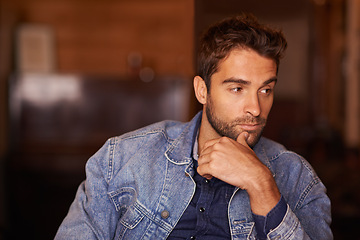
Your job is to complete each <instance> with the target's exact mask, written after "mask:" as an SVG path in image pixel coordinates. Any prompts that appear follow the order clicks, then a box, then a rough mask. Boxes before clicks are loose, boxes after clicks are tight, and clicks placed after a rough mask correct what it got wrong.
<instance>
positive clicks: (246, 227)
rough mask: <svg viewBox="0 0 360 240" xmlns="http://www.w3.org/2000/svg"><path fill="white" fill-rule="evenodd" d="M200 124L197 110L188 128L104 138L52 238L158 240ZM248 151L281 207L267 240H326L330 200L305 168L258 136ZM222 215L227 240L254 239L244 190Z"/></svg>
mask: <svg viewBox="0 0 360 240" xmlns="http://www.w3.org/2000/svg"><path fill="white" fill-rule="evenodd" d="M200 119H201V112H200V113H199V114H197V115H196V116H195V117H194V119H193V120H192V121H190V122H188V123H179V122H174V121H163V122H160V123H156V124H153V125H150V126H147V127H145V128H142V129H139V130H136V131H134V132H130V133H127V134H124V135H122V136H119V137H114V138H111V139H109V140H108V141H107V142H106V143H105V145H104V146H103V147H102V148H101V149H100V150H99V151H98V152H97V153H96V154H94V156H92V157H91V158H90V159H89V160H88V162H87V164H86V175H87V176H86V180H85V181H84V182H83V183H81V185H80V186H79V188H78V191H77V194H76V197H75V200H74V202H73V203H72V205H71V207H70V210H69V212H68V214H67V216H66V218H65V219H64V221H63V223H62V224H61V226H60V227H59V229H58V232H57V235H56V237H55V239H57V240H59V239H67V240H69V239H77V240H82V239H84V240H85V239H86V240H89V239H104V240H105V239H107V240H108V239H136V240H140V239H166V238H167V236H168V235H169V234H170V232H171V230H172V229H173V228H174V227H175V225H176V223H177V222H178V221H179V219H180V217H181V216H182V214H183V212H184V211H185V209H186V208H187V206H188V205H189V203H190V201H191V199H192V197H193V194H194V192H195V182H194V180H193V178H192V176H193V175H194V168H193V161H192V156H191V153H192V148H193V144H194V138H195V136H196V133H197V130H198V127H199V122H200ZM254 151H255V153H256V154H257V156H258V158H259V159H260V160H261V161H262V162H263V163H264V164H265V165H266V166H267V167H268V168H269V169H270V170H271V172H272V173H273V176H274V178H275V181H276V183H277V185H278V188H279V190H280V192H281V194H282V196H283V197H284V199H285V200H286V203H287V212H286V215H285V217H284V219H283V221H282V222H281V223H280V225H279V226H278V227H277V228H275V229H273V230H272V231H270V232H269V234H268V239H317V240H320V239H332V238H333V237H332V233H331V230H330V227H329V225H330V222H331V214H330V200H329V198H328V197H327V195H326V189H325V186H324V185H323V184H322V182H321V181H320V179H319V178H318V176H317V175H316V173H315V172H314V170H313V169H312V167H311V166H310V164H309V163H308V162H307V161H306V160H305V159H303V158H302V157H301V156H299V155H297V154H295V153H293V152H291V151H288V150H286V149H285V148H284V147H283V146H282V145H280V144H278V143H275V142H273V141H271V140H269V139H266V138H263V137H262V138H261V139H260V141H259V142H258V144H257V145H256V146H255V147H254ZM228 217H229V226H230V233H231V237H232V239H234V240H235V239H256V229H255V227H254V219H253V215H252V212H251V209H250V202H249V196H248V194H247V192H246V191H245V190H242V189H238V188H236V189H235V190H234V193H233V195H232V197H231V199H230V203H229V205H228Z"/></svg>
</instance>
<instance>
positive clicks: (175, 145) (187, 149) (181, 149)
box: [165, 111, 202, 165]
mask: <svg viewBox="0 0 360 240" xmlns="http://www.w3.org/2000/svg"><path fill="white" fill-rule="evenodd" d="M201 117H202V111H200V112H199V113H198V114H196V115H195V117H194V118H193V119H192V120H191V121H190V122H188V123H187V124H186V125H185V128H184V130H183V131H182V132H181V134H180V136H179V137H177V138H176V139H175V140H174V141H173V142H172V143H171V144H170V147H169V148H168V149H167V150H166V152H165V156H166V158H167V159H168V160H169V161H170V162H172V163H175V164H178V165H183V164H189V163H191V162H192V151H193V146H194V142H195V138H196V136H197V131H198V129H199V127H200V122H201Z"/></svg>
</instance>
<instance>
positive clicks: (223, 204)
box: [168, 141, 287, 240]
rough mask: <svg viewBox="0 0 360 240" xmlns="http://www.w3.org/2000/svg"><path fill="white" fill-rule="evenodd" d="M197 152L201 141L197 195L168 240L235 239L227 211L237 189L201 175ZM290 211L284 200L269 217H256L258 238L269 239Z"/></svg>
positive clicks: (195, 155) (195, 148)
mask: <svg viewBox="0 0 360 240" xmlns="http://www.w3.org/2000/svg"><path fill="white" fill-rule="evenodd" d="M197 149H198V146H197V141H195V144H194V154H193V158H194V170H195V174H194V176H193V178H194V181H195V183H196V190H195V194H194V196H193V199H192V200H191V202H190V204H189V206H188V207H187V209H186V210H185V212H184V214H183V215H182V217H181V218H180V220H179V222H178V223H177V225H176V226H175V228H174V229H173V231H172V232H171V233H170V235H169V237H168V239H169V240H184V239H189V240H191V239H197V240H201V239H206V240H220V239H231V236H230V227H229V220H228V212H227V211H228V204H229V202H230V199H231V196H232V194H233V192H234V189H235V187H234V186H232V185H230V184H227V183H225V182H223V181H221V180H219V179H216V178H212V179H211V180H207V179H205V178H203V177H202V176H200V175H199V174H198V173H197V171H196V169H197V159H198V156H197V154H195V153H197ZM286 210H287V205H286V202H285V200H284V199H283V198H282V197H281V200H280V201H279V203H278V204H277V205H276V206H275V207H274V208H273V209H272V210H271V211H270V212H269V213H268V215H267V216H266V217H264V216H259V215H255V214H253V216H254V221H255V228H256V231H257V233H258V236H257V237H258V238H259V239H266V235H267V233H268V232H269V231H270V230H271V229H274V228H275V227H277V226H278V225H279V224H280V222H281V221H282V219H283V218H284V216H285V214H286Z"/></svg>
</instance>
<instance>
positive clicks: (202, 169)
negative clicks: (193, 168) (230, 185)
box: [197, 164, 213, 180]
mask: <svg viewBox="0 0 360 240" xmlns="http://www.w3.org/2000/svg"><path fill="white" fill-rule="evenodd" d="M208 170H209V167H208V164H202V165H199V166H198V168H197V172H198V174H199V175H200V176H202V177H204V178H206V179H208V180H210V179H212V178H213V176H212V175H211V174H210V173H209V172H208Z"/></svg>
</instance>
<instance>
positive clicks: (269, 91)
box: [260, 88, 273, 95]
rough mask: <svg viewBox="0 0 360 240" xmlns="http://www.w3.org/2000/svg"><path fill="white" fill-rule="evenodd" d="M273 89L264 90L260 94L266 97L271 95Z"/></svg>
mask: <svg viewBox="0 0 360 240" xmlns="http://www.w3.org/2000/svg"><path fill="white" fill-rule="evenodd" d="M272 91H273V89H272V88H263V89H261V90H260V93H262V94H265V95H270V94H271V93H272Z"/></svg>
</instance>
